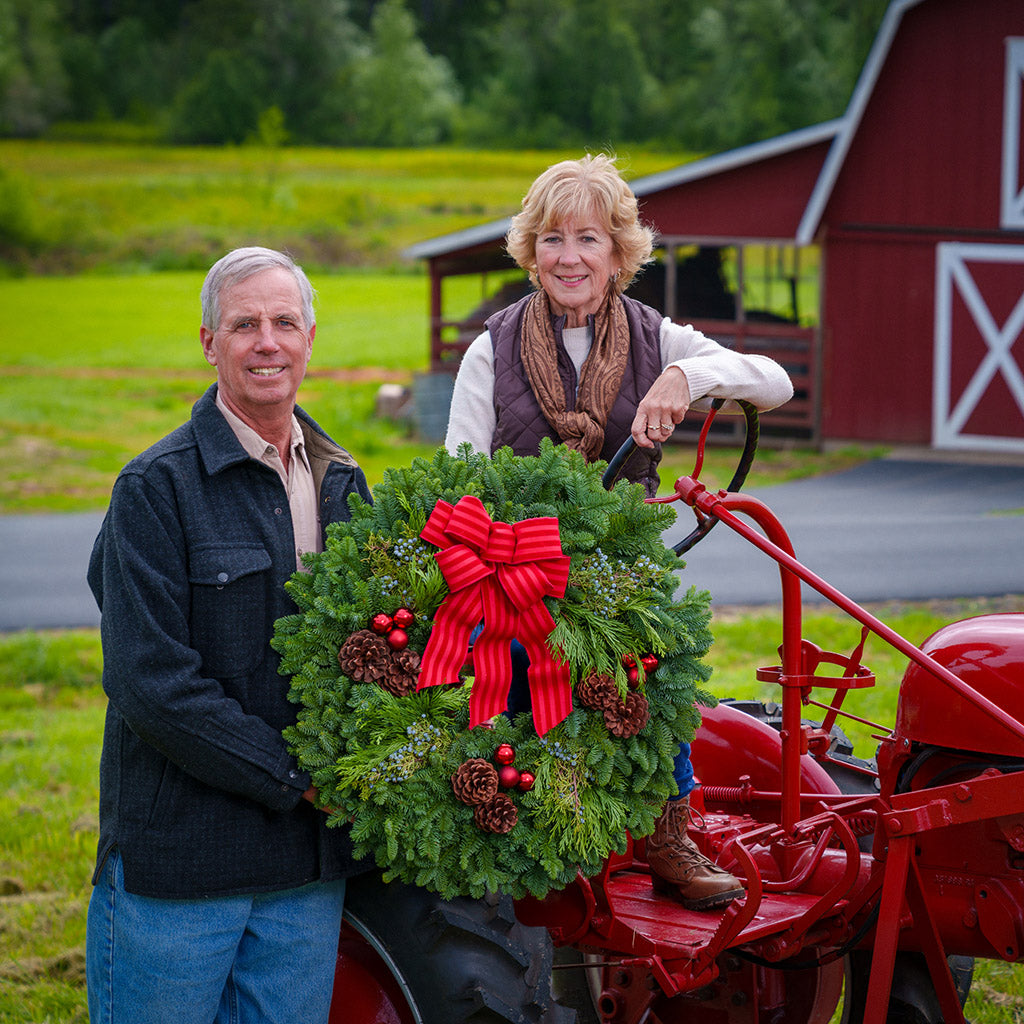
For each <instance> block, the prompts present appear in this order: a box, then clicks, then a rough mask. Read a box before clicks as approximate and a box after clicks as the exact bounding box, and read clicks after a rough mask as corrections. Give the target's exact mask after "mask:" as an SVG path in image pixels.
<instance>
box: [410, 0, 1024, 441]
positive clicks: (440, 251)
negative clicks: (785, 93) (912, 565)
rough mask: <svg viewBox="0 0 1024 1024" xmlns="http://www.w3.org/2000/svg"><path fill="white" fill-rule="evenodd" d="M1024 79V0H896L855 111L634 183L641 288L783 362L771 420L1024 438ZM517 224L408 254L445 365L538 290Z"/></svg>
mask: <svg viewBox="0 0 1024 1024" xmlns="http://www.w3.org/2000/svg"><path fill="white" fill-rule="evenodd" d="M1022 93H1024V3H1021V0H894V2H893V3H892V4H891V5H890V7H889V9H888V10H887V12H886V15H885V18H884V19H883V22H882V24H881V27H880V29H879V32H878V36H877V37H876V40H875V43H874V45H873V47H872V49H871V52H870V53H869V55H868V58H867V60H866V62H865V65H864V68H863V70H862V73H861V76H860V78H859V80H858V83H857V86H856V88H855V89H854V92H853V95H852V97H851V100H850V104H849V106H848V108H847V111H846V113H845V114H844V116H843V117H841V118H838V119H836V120H834V121H830V122H827V123H824V124H820V125H815V126H812V127H809V128H805V129H802V130H799V131H796V132H792V133H789V134H787V135H784V136H780V137H778V138H774V139H769V140H766V141H763V142H759V143H755V144H753V145H750V146H746V147H743V148H741V149H738V150H734V151H731V152H729V153H723V154H718V155H715V156H711V157H708V158H706V159H702V160H698V161H694V162H693V163H689V164H685V165H683V166H681V167H678V168H674V169H672V170H669V171H664V172H661V173H658V174H653V175H649V176H647V177H643V178H638V179H635V180H633V181H631V182H630V184H631V186H632V188H633V190H634V191H635V193H636V195H637V197H638V199H639V201H640V209H641V216H642V217H643V219H644V220H645V221H646V222H647V223H649V224H651V225H652V226H653V227H654V228H655V229H656V230H657V232H658V235H659V250H658V253H657V256H658V260H657V262H656V263H654V264H652V265H651V266H650V267H648V268H647V270H646V271H645V272H644V274H643V275H642V277H641V278H640V279H639V280H638V281H637V282H636V283H634V285H633V286H632V287H631V289H630V292H629V294H631V295H633V296H635V297H636V298H639V299H641V300H642V301H645V302H648V303H649V304H650V305H653V306H655V307H656V308H658V309H661V310H663V311H664V312H665V313H666V315H668V316H671V317H672V318H673V319H676V320H680V321H682V322H689V323H693V324H694V325H695V326H696V327H698V328H700V329H701V330H704V331H705V333H707V334H709V335H710V336H712V337H714V338H716V339H718V340H719V341H721V342H723V343H724V344H728V345H732V346H734V347H736V348H740V349H743V350H745V351H751V352H765V353H767V354H768V355H771V356H773V357H774V358H776V359H778V360H779V361H780V362H782V363H783V364H784V365H785V366H786V368H787V369H788V370H789V372H790V374H791V376H792V377H793V379H794V384H795V388H796V395H795V397H794V399H793V401H791V402H790V403H788V405H786V406H784V407H783V408H782V409H779V410H775V411H773V412H771V413H768V414H766V415H765V417H764V421H763V423H764V427H765V429H766V432H767V433H768V434H777V435H780V436H784V437H795V438H800V439H803V440H808V441H811V442H813V443H820V444H825V443H838V442H844V441H858V442H864V443H880V444H908V445H931V446H933V447H936V448H948V449H976V450H982V451H985V450H996V451H1000V450H1001V451H1013V452H1024V113H1022V110H1024V107H1022ZM542 169H543V168H540V167H539V168H538V173H539V171H540V170H542ZM528 184H529V183H528V182H527V183H524V191H525V188H526V186H527V185H528ZM507 228H508V220H507V219H506V220H502V221H496V222H492V223H489V224H483V225H480V226H478V227H475V228H470V229H468V230H465V231H461V232H457V233H455V234H452V235H447V236H444V237H442V238H437V239H432V240H429V241H426V242H423V243H421V244H419V245H416V246H413V247H412V248H411V249H410V250H408V252H407V255H408V256H410V257H414V258H423V259H426V260H427V262H428V266H429V272H430V279H431V289H430V306H431V308H430V324H431V342H430V344H431V369H432V371H434V372H435V373H442V374H445V373H448V374H450V373H454V371H455V369H456V368H457V365H458V357H459V356H460V355H461V352H462V351H464V350H465V347H466V346H467V345H468V343H469V341H471V340H472V338H473V337H474V336H475V335H476V333H478V331H479V330H480V328H481V326H482V323H483V320H484V319H485V317H486V316H487V315H488V314H489V313H490V312H491V311H493V310H494V309H498V308H501V307H502V306H503V305H506V304H507V303H508V301H510V300H511V299H512V298H514V297H515V296H516V295H518V294H522V291H523V289H524V288H526V287H528V285H527V284H526V282H525V276H524V275H521V274H519V273H518V272H516V273H510V270H509V268H510V267H511V266H512V264H511V260H510V259H509V257H508V256H507V255H506V253H505V251H504V239H505V233H506V231H507ZM464 274H475V275H479V276H480V277H481V282H482V284H481V304H480V306H479V308H478V309H476V310H475V311H474V312H473V314H472V315H471V316H470V317H468V318H463V319H454V318H446V316H445V313H444V303H443V297H444V282H445V280H446V279H447V278H449V277H450V276H452V275H464Z"/></svg>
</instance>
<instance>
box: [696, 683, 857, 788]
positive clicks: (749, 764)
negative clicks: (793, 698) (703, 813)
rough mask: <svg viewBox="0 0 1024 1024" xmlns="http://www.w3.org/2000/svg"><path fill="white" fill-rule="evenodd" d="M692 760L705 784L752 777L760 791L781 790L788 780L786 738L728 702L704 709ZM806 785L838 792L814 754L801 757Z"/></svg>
mask: <svg viewBox="0 0 1024 1024" xmlns="http://www.w3.org/2000/svg"><path fill="white" fill-rule="evenodd" d="M690 760H691V761H692V763H693V770H694V774H695V775H696V777H697V778H698V779H699V780H700V782H701V784H702V785H704V786H736V785H738V784H739V780H740V778H741V777H742V776H748V777H749V779H750V783H751V785H752V786H753V787H754V788H755V789H760V790H768V791H775V792H777V791H778V790H779V788H780V786H781V783H782V738H781V737H780V736H779V733H778V730H777V729H774V728H772V726H771V725H769V724H768V723H767V722H765V721H763V720H762V719H760V718H755V717H754V716H753V715H751V714H748V713H746V712H745V711H739V710H737V709H736V708H734V707H732V706H730V705H729V704H726V703H719V704H717V705H716V706H715V707H713V708H702V709H701V724H700V728H699V729H698V730H697V734H696V736H695V737H694V739H693V743H692V744H691V745H690ZM800 787H801V789H802V790H803V791H804V792H809V793H838V792H840V790H839V787H838V786H837V785H836V783H835V782H833V781H832V779H831V777H830V776H829V774H828V772H827V771H825V769H824V768H823V767H822V766H821V765H820V764H818V762H817V761H815V759H814V758H813V757H811V756H810V755H809V754H804V755H802V756H801V758H800Z"/></svg>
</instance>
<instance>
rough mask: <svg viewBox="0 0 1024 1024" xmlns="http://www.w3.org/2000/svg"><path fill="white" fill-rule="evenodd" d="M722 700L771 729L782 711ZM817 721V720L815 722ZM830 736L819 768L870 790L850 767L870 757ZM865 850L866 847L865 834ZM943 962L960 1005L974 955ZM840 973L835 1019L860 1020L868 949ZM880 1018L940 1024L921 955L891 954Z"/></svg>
mask: <svg viewBox="0 0 1024 1024" xmlns="http://www.w3.org/2000/svg"><path fill="white" fill-rule="evenodd" d="M723 703H727V704H730V705H731V706H732V707H734V708H736V709H737V710H738V711H742V712H744V713H745V714H748V715H751V716H753V717H754V718H757V719H758V720H759V721H762V722H765V723H767V724H768V725H770V726H772V727H773V728H775V729H781V728H782V713H781V709H780V708H779V707H778V705H775V704H768V705H765V704H759V703H758V702H756V701H724V702H723ZM817 724H820V723H815V725H817ZM830 740H831V743H830V747H829V754H830V755H831V757H832V759H833V760H832V761H830V762H827V763H826V765H825V770H826V771H827V772H828V774H829V777H830V778H831V779H832V781H833V782H834V783H835V784H836V785H837V786H838V787H839V791H840V792H841V793H850V794H856V793H870V792H873V788H872V785H871V782H870V776H869V775H865V774H864V772H862V771H857V770H856V769H857V768H858V767H859V768H868V769H871V770H874V762H873V761H866V760H864V759H862V758H857V757H854V755H853V745H852V744H851V743H850V741H849V739H848V738H847V737H846V735H845V733H843V731H842V730H841V729H840V728H838V727H836V728H834V729H833V730H832V733H831V736H830ZM862 846H864V843H863V842H862ZM867 849H870V839H869V840H868V843H867ZM947 962H948V963H949V969H950V972H951V973H952V975H953V982H954V984H955V986H956V990H957V994H958V995H959V997H960V1005H961V1006H963V1005H964V1003H965V1002H966V1001H967V995H968V993H969V992H970V989H971V978H972V976H973V974H974V959H973V958H972V957H968V956H951V957H948V958H947ZM843 974H844V978H843V1001H842V1007H843V1012H842V1017H841V1018H840V1020H841V1024H860V1022H861V1021H863V1019H864V1010H865V998H866V997H867V990H868V980H869V978H870V975H871V952H870V951H869V950H856V951H854V952H852V953H850V954H849V955H847V956H846V957H845V959H844V970H843ZM885 1019H886V1024H942V1013H941V1011H940V1010H939V1004H938V1000H937V999H936V996H935V990H934V988H933V987H932V983H931V978H930V977H929V974H928V967H927V964H926V963H925V960H924V957H923V956H921V954H919V953H908V952H900V953H897V954H896V963H895V966H894V969H893V980H892V992H891V994H890V997H889V1011H888V1013H887V1014H886V1018H885Z"/></svg>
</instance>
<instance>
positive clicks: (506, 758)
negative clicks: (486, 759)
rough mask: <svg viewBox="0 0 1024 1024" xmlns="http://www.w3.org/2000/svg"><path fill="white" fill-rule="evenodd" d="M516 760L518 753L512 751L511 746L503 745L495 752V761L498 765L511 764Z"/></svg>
mask: <svg viewBox="0 0 1024 1024" xmlns="http://www.w3.org/2000/svg"><path fill="white" fill-rule="evenodd" d="M515 759H516V752H515V751H514V750H513V749H512V746H511V744H509V743H502V744H501V746H500V747H498V749H497V750H495V752H494V760H495V761H497V762H498V764H511V763H512V762H513V761H514V760H515Z"/></svg>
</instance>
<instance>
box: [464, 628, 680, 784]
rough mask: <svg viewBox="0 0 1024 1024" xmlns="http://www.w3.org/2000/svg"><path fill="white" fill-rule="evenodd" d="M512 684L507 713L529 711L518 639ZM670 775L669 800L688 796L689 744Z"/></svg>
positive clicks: (524, 658)
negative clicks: (672, 789) (672, 780)
mask: <svg viewBox="0 0 1024 1024" xmlns="http://www.w3.org/2000/svg"><path fill="white" fill-rule="evenodd" d="M479 633H480V627H479V626H478V627H477V629H476V631H475V632H474V633H473V635H472V637H471V640H475V639H476V637H477V636H478V635H479ZM511 654H512V685H511V686H510V687H509V691H508V714H510V715H518V714H519V712H520V711H529V710H530V707H531V704H530V684H529V682H528V680H527V674H526V673H527V669H529V667H530V659H529V657H528V656H527V654H526V648H525V647H523V645H522V644H521V643H520V642H519V641H518V640H513V641H512V649H511ZM672 776H673V778H675V780H676V785H678V786H679V793H678V795H677V796H673V797H669V799H670V800H681V799H682V798H683V797H684V796H689V795H690V792H691V791H692V790H693V787H694V786H695V785H696V782H695V780H694V778H693V765H692V764H691V763H690V744H689V743H680V744H679V751H678V753H677V754H676V758H675V761H674V763H673V765H672Z"/></svg>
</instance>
